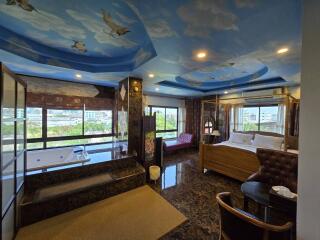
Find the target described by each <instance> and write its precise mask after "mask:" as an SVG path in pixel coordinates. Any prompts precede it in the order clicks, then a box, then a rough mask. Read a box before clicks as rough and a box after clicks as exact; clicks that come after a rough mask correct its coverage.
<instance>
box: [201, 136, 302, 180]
mask: <svg viewBox="0 0 320 240" xmlns="http://www.w3.org/2000/svg"><path fill="white" fill-rule="evenodd" d="M247 133H250V134H253V135H254V136H255V134H259V135H264V136H274V137H282V138H283V137H284V136H283V135H281V134H277V133H269V132H247ZM296 141H297V139H290V141H288V143H287V146H288V147H289V148H293V149H296V145H297V144H296ZM257 148H258V147H255V146H252V145H249V144H239V143H237V144H235V143H231V142H229V141H226V142H222V143H219V144H214V145H212V144H201V145H200V167H201V169H202V170H204V169H209V170H214V171H216V172H218V173H221V174H223V175H226V176H229V177H231V178H234V179H237V180H240V181H245V180H246V179H247V178H248V177H249V176H250V175H251V174H253V173H255V172H257V171H258V169H259V166H260V164H259V160H258V158H257V156H256V150H257Z"/></svg>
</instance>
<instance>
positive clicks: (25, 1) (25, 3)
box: [7, 0, 39, 12]
mask: <svg viewBox="0 0 320 240" xmlns="http://www.w3.org/2000/svg"><path fill="white" fill-rule="evenodd" d="M17 3H18V6H19V7H21V8H22V9H23V10H25V11H28V12H32V11H36V12H39V11H38V10H37V9H36V8H35V7H34V6H33V5H31V4H30V3H29V0H7V5H16V4H17Z"/></svg>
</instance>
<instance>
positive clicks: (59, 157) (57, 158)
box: [27, 147, 90, 171]
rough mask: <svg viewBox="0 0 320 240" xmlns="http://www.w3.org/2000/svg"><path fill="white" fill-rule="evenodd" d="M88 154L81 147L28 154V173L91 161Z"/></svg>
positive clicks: (44, 150) (37, 151) (35, 151)
mask: <svg viewBox="0 0 320 240" xmlns="http://www.w3.org/2000/svg"><path fill="white" fill-rule="evenodd" d="M89 160H90V159H89V158H88V154H87V153H86V152H85V151H84V150H83V149H81V148H79V147H65V148H53V149H43V150H33V151H28V152H27V171H34V170H43V171H45V170H47V168H50V167H58V166H64V165H69V164H75V163H84V162H86V161H89Z"/></svg>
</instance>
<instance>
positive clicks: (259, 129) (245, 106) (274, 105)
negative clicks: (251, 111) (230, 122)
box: [234, 104, 281, 134]
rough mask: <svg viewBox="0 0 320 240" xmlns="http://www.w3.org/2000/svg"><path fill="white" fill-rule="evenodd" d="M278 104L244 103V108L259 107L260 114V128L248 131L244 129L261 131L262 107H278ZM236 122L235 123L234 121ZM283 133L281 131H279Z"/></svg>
mask: <svg viewBox="0 0 320 240" xmlns="http://www.w3.org/2000/svg"><path fill="white" fill-rule="evenodd" d="M278 106H279V105H278V104H262V105H244V106H243V107H242V108H258V109H259V111H258V112H259V114H258V123H257V124H258V130H248V131H244V132H250V131H259V132H260V131H261V126H260V124H261V108H263V107H278ZM234 124H235V123H234ZM274 133H278V132H274ZM279 134H281V133H279Z"/></svg>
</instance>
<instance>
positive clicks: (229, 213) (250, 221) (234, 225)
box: [216, 192, 293, 240]
mask: <svg viewBox="0 0 320 240" xmlns="http://www.w3.org/2000/svg"><path fill="white" fill-rule="evenodd" d="M216 199H217V202H218V205H219V208H220V240H222V239H225V240H239V239H246V240H268V239H270V240H271V239H272V240H280V239H281V240H286V239H292V231H291V230H292V226H293V224H292V223H291V222H287V223H285V224H283V225H274V224H270V223H265V222H264V221H262V220H260V219H259V218H257V217H256V216H254V215H252V214H250V213H248V212H246V211H243V210H241V209H237V208H234V207H233V205H232V202H231V193H229V192H224V193H219V194H218V195H217V196H216Z"/></svg>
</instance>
